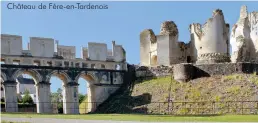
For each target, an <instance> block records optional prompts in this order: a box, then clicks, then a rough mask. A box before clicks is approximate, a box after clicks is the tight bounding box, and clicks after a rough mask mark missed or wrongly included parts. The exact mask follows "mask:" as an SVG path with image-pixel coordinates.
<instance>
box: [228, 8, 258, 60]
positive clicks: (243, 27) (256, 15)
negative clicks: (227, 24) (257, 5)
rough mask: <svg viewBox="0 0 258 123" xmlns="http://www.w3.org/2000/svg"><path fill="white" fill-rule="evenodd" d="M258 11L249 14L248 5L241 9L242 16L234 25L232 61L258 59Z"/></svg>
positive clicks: (231, 42)
mask: <svg viewBox="0 0 258 123" xmlns="http://www.w3.org/2000/svg"><path fill="white" fill-rule="evenodd" d="M257 23H258V12H252V13H249V14H248V11H247V6H245V5H244V6H242V7H241V9H240V17H239V19H238V21H237V23H236V24H235V25H234V26H233V28H232V32H231V36H230V44H231V46H232V56H231V61H232V62H234V63H235V62H257V61H258V34H257V33H258V29H257V28H258V26H257V25H258V24H257Z"/></svg>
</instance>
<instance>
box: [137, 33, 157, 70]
mask: <svg viewBox="0 0 258 123" xmlns="http://www.w3.org/2000/svg"><path fill="white" fill-rule="evenodd" d="M156 41H157V40H156V36H155V34H154V32H153V31H152V30H151V29H146V30H144V31H142V32H141V34H140V60H141V65H144V66H147V65H149V64H150V58H149V57H150V54H149V53H150V51H151V44H152V43H156Z"/></svg>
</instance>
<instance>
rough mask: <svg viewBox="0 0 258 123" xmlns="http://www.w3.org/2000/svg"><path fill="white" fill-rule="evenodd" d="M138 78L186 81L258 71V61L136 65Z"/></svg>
mask: <svg viewBox="0 0 258 123" xmlns="http://www.w3.org/2000/svg"><path fill="white" fill-rule="evenodd" d="M135 69H136V70H135V71H136V78H138V79H145V78H146V79H148V78H156V77H163V76H171V75H172V76H173V77H174V79H175V80H178V81H180V82H186V81H188V80H190V79H195V78H200V77H209V76H213V75H230V74H234V73H245V74H253V73H255V72H256V73H258V63H244V62H239V63H215V64H185V63H183V64H176V65H173V66H172V67H165V66H159V67H155V68H154V67H145V66H141V67H139V66H138V67H136V68H135Z"/></svg>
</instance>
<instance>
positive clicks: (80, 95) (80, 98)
mask: <svg viewBox="0 0 258 123" xmlns="http://www.w3.org/2000/svg"><path fill="white" fill-rule="evenodd" d="M86 96H87V95H83V94H80V93H79V104H81V103H82V102H83V100H84V99H85V98H86Z"/></svg>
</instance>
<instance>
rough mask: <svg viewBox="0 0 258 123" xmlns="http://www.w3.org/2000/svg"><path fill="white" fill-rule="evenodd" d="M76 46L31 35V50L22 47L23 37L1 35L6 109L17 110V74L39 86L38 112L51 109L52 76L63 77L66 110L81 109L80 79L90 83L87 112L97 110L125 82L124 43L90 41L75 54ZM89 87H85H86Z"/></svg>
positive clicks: (77, 110) (9, 110)
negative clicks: (107, 43)
mask: <svg viewBox="0 0 258 123" xmlns="http://www.w3.org/2000/svg"><path fill="white" fill-rule="evenodd" d="M75 54H76V53H75V46H63V45H59V44H58V41H56V42H55V43H54V39H51V38H39V37H31V38H30V43H28V50H23V48H22V37H21V36H17V35H8V34H2V35H1V85H3V87H4V95H5V96H4V97H5V110H6V112H17V111H18V104H17V89H16V88H17V87H16V84H17V81H16V79H17V77H19V76H20V75H22V74H28V75H30V76H32V78H33V80H34V82H35V87H36V104H37V112H38V113H52V112H53V111H52V104H51V98H50V97H51V93H50V85H51V83H50V78H51V77H52V76H55V77H58V78H59V79H61V80H62V88H63V109H64V113H65V114H78V113H79V98H78V96H79V95H78V86H79V84H78V79H79V78H83V79H85V80H86V81H87V82H88V83H87V86H88V87H87V88H88V89H87V95H88V101H87V102H88V106H87V108H88V112H92V111H94V110H95V109H96V108H97V106H98V105H99V104H101V103H102V102H103V101H105V100H106V99H107V98H108V97H109V96H110V94H112V93H113V92H115V91H116V90H117V89H118V88H119V87H120V86H121V85H122V84H123V82H124V77H125V72H126V71H127V63H126V59H125V51H124V49H123V47H122V46H121V45H116V44H115V41H112V49H111V50H108V49H107V45H106V44H104V43H95V42H89V43H88V47H82V48H81V58H76V57H75ZM85 88H86V87H85Z"/></svg>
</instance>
